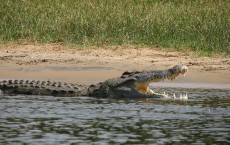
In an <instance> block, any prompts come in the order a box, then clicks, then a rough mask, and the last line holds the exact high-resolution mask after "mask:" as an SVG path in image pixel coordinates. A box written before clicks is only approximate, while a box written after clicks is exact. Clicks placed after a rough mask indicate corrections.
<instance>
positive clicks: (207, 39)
mask: <svg viewBox="0 0 230 145" xmlns="http://www.w3.org/2000/svg"><path fill="white" fill-rule="evenodd" d="M0 20H1V21H0V40H1V42H5V41H6V42H8V41H12V40H18V39H23V40H28V41H39V42H46V43H47V42H64V43H75V44H78V45H127V44H129V45H147V46H155V45H158V46H160V47H171V48H175V49H177V50H180V49H189V50H191V49H192V50H195V51H200V52H208V53H213V52H214V53H226V54H230V4H229V0H101V1H100V0H1V3H0Z"/></svg>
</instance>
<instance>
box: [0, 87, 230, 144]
mask: <svg viewBox="0 0 230 145" xmlns="http://www.w3.org/2000/svg"><path fill="white" fill-rule="evenodd" d="M162 90H164V91H166V92H167V93H171V94H172V93H188V94H189V99H188V100H187V101H179V100H152V99H148V100H146V99H138V100H137V99H135V100H132V99H129V100H123V99H119V100H115V99H114V100H111V99H97V98H88V97H66V98H64V97H52V96H25V95H20V96H1V97H0V144H16V145H17V144H20V145H21V144H23V143H24V144H33V145H36V144H100V145H101V144H191V143H194V144H230V137H229V136H230V90H229V89H196V88H193V89H189V88H158V89H157V90H156V91H162Z"/></svg>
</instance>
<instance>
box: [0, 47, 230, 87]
mask: <svg viewBox="0 0 230 145" xmlns="http://www.w3.org/2000/svg"><path fill="white" fill-rule="evenodd" d="M177 64H185V65H187V66H188V67H189V72H188V74H187V76H186V77H185V78H184V77H183V76H181V77H179V78H178V79H177V80H176V81H174V83H196V84H226V85H230V58H224V57H221V56H216V57H212V58H208V57H195V56H194V54H188V53H187V54H185V53H179V52H171V51H169V50H167V51H162V50H160V49H152V48H151V49H150V48H127V47H122V46H117V47H112V48H107V47H97V48H96V47H95V48H94V49H92V48H87V49H74V48H70V47H67V46H64V45H60V44H5V45H0V79H9V78H13V79H42V80H47V79H51V80H56V81H67V82H75V83H81V84H91V83H97V82H100V81H104V80H106V79H108V78H113V77H118V76H120V75H121V73H122V72H123V71H125V70H154V69H167V68H170V67H172V66H174V65H177Z"/></svg>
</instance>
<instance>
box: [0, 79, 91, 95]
mask: <svg viewBox="0 0 230 145" xmlns="http://www.w3.org/2000/svg"><path fill="white" fill-rule="evenodd" d="M0 90H2V91H3V92H4V93H6V94H26V95H47V96H85V95H87V93H88V92H87V90H88V87H87V86H83V85H77V84H72V83H62V82H51V81H38V80H3V81H0Z"/></svg>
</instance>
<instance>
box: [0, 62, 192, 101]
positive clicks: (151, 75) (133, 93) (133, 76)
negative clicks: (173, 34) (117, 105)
mask: <svg viewBox="0 0 230 145" xmlns="http://www.w3.org/2000/svg"><path fill="white" fill-rule="evenodd" d="M187 71H188V67H187V66H186V65H176V66H174V67H172V68H169V69H165V70H151V71H131V72H130V71H126V72H124V73H123V74H122V75H121V76H120V77H117V78H113V79H109V80H106V81H104V82H100V83H98V84H95V85H88V86H86V85H78V84H73V83H65V82H52V81H39V80H11V79H8V80H1V81H0V90H2V92H3V93H6V94H10V95H12V94H25V95H48V96H60V97H65V96H93V97H104V98H138V97H146V98H168V97H169V98H175V95H173V96H169V95H168V94H165V93H155V92H154V91H153V90H151V89H150V88H149V84H150V83H154V82H160V81H163V80H164V79H168V80H174V79H176V77H177V76H178V75H179V74H184V75H185V73H186V72H187ZM183 97H187V95H183Z"/></svg>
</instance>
